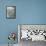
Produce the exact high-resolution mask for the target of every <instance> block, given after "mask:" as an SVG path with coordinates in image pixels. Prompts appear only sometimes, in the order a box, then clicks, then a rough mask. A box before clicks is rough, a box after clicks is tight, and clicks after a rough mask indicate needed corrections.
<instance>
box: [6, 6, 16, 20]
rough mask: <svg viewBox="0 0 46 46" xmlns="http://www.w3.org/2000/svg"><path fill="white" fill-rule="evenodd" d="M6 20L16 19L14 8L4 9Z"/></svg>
mask: <svg viewBox="0 0 46 46" xmlns="http://www.w3.org/2000/svg"><path fill="white" fill-rule="evenodd" d="M6 18H8V19H16V6H7V7H6Z"/></svg>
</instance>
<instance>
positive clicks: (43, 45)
mask: <svg viewBox="0 0 46 46" xmlns="http://www.w3.org/2000/svg"><path fill="white" fill-rule="evenodd" d="M20 46H46V42H45V41H34V42H32V41H31V40H28V41H25V40H21V42H20Z"/></svg>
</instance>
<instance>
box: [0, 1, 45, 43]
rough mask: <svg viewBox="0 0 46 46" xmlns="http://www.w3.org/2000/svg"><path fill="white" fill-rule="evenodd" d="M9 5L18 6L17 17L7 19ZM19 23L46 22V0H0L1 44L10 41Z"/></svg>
mask: <svg viewBox="0 0 46 46" xmlns="http://www.w3.org/2000/svg"><path fill="white" fill-rule="evenodd" d="M7 5H15V6H16V19H6V6H7ZM17 24H46V0H0V44H5V43H8V39H7V36H8V34H9V32H11V31H12V32H17ZM16 42H17V39H16Z"/></svg>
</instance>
